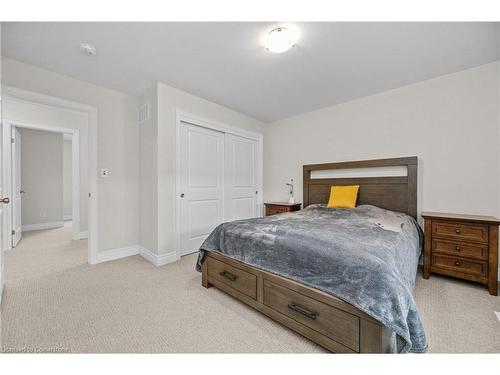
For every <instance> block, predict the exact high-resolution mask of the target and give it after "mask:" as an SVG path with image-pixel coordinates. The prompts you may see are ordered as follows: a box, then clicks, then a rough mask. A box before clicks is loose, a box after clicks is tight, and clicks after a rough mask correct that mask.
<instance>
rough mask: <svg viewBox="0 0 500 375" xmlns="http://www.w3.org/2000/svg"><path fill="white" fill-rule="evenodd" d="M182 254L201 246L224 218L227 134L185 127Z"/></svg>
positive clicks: (182, 164) (193, 126)
mask: <svg viewBox="0 0 500 375" xmlns="http://www.w3.org/2000/svg"><path fill="white" fill-rule="evenodd" d="M180 146H181V150H180V154H181V173H180V179H181V204H180V210H181V212H180V214H181V228H180V230H181V255H186V254H190V253H193V252H195V251H197V250H198V249H199V247H200V246H201V244H202V243H203V241H204V240H205V238H206V237H207V236H208V235H209V234H210V232H211V231H212V230H213V229H214V228H215V227H216V226H217V225H219V224H220V223H221V222H222V219H223V191H224V189H223V181H224V178H223V173H224V133H221V132H217V131H214V130H211V129H206V128H203V127H199V126H195V125H190V124H186V123H183V124H182V127H181V145H180Z"/></svg>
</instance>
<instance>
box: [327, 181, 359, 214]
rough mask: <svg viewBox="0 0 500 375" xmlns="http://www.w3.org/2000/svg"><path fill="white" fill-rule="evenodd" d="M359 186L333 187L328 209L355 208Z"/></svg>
mask: <svg viewBox="0 0 500 375" xmlns="http://www.w3.org/2000/svg"><path fill="white" fill-rule="evenodd" d="M358 190H359V185H352V186H332V187H331V189H330V199H329V200H328V208H355V207H356V200H357V199H358Z"/></svg>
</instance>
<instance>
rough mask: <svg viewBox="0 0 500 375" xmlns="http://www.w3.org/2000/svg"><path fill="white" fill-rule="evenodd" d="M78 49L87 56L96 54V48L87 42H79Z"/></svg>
mask: <svg viewBox="0 0 500 375" xmlns="http://www.w3.org/2000/svg"><path fill="white" fill-rule="evenodd" d="M80 51H81V52H82V53H84V54H86V55H87V56H95V55H96V54H97V50H96V49H95V47H94V46H93V45H91V44H88V43H82V44H80Z"/></svg>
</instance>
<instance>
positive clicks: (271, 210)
mask: <svg viewBox="0 0 500 375" xmlns="http://www.w3.org/2000/svg"><path fill="white" fill-rule="evenodd" d="M301 205H302V203H287V202H270V203H264V206H266V216H271V215H276V214H282V213H283V212H293V211H298V210H300V206H301Z"/></svg>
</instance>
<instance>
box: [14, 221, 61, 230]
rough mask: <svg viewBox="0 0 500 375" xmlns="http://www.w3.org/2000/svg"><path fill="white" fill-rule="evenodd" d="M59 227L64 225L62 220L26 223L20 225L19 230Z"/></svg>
mask: <svg viewBox="0 0 500 375" xmlns="http://www.w3.org/2000/svg"><path fill="white" fill-rule="evenodd" d="M60 227H64V221H56V222H53V223H38V224H26V225H23V226H22V227H21V231H22V232H28V231H30V230H42V229H53V228H60Z"/></svg>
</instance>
